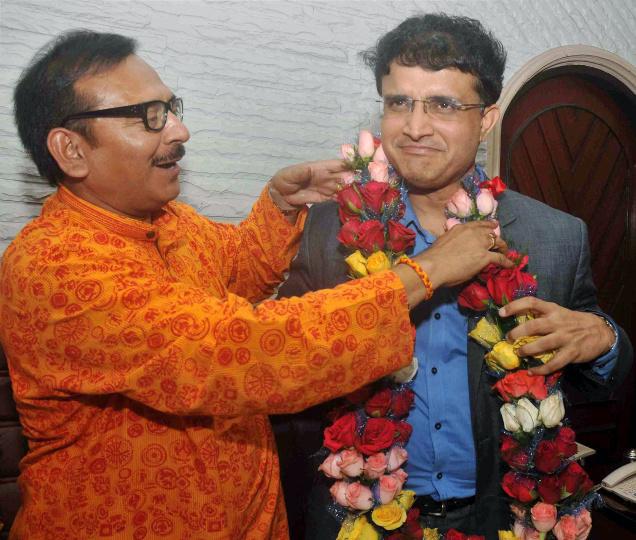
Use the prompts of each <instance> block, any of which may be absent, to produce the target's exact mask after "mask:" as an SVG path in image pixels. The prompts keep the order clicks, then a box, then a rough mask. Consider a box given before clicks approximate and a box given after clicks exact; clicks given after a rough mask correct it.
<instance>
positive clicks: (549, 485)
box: [537, 475, 561, 504]
mask: <svg viewBox="0 0 636 540" xmlns="http://www.w3.org/2000/svg"><path fill="white" fill-rule="evenodd" d="M537 491H538V493H539V497H541V500H542V501H543V502H545V503H548V504H556V503H558V502H559V501H560V500H561V481H560V480H559V478H558V476H556V475H549V476H544V477H543V478H541V480H540V481H539V486H538V487H537Z"/></svg>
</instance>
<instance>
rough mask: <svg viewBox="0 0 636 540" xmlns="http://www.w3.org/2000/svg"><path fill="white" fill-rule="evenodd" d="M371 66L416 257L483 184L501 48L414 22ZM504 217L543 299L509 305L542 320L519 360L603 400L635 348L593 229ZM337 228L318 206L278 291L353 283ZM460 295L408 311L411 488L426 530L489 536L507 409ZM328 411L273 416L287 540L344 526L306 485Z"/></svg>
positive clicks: (523, 203)
mask: <svg viewBox="0 0 636 540" xmlns="http://www.w3.org/2000/svg"><path fill="white" fill-rule="evenodd" d="M364 58H365V61H366V62H367V64H368V65H369V66H370V67H371V68H372V69H373V70H374V73H375V77H376V84H377V89H378V93H379V94H380V96H381V97H382V100H383V104H384V114H383V118H382V146H383V149H384V152H385V154H386V155H387V157H388V159H389V161H390V163H391V164H392V165H393V167H395V169H396V170H397V172H398V173H399V174H400V175H401V176H402V177H403V178H404V179H405V181H406V183H407V186H408V191H409V193H408V200H407V209H406V213H405V216H404V218H403V219H402V223H403V224H404V225H406V226H408V227H410V228H412V229H413V230H414V231H415V232H416V245H415V248H414V252H418V251H421V250H423V249H427V248H428V246H430V245H431V243H432V242H433V241H434V240H435V239H436V238H438V237H439V236H441V235H443V234H444V232H445V231H444V224H445V219H446V218H445V215H444V208H445V206H446V203H447V202H448V200H449V199H450V197H451V196H452V195H453V193H454V192H455V191H456V190H457V189H458V187H459V186H460V182H461V180H462V179H463V178H464V177H465V176H467V175H480V176H484V172H483V171H482V170H481V169H480V168H479V167H476V166H475V155H476V152H477V147H478V145H479V142H480V141H481V140H483V139H484V138H485V136H486V135H487V133H488V132H489V131H490V130H491V129H492V128H493V127H494V125H495V123H496V122H497V121H498V119H499V109H498V107H497V105H496V104H495V102H496V100H497V99H498V97H499V94H500V92H501V85H502V80H503V71H504V65H505V51H504V49H503V46H502V45H501V43H500V42H499V41H498V40H496V39H495V38H494V37H493V36H492V34H490V32H488V31H487V30H485V29H484V28H483V26H482V25H481V24H480V23H479V22H478V21H475V20H472V19H468V18H464V17H449V16H446V15H443V14H435V15H425V16H421V17H413V18H410V19H407V20H406V21H404V22H403V23H401V24H400V25H399V26H398V27H397V28H395V29H394V30H392V31H391V32H389V33H388V34H386V35H385V36H383V37H382V38H381V39H380V40H379V42H378V44H377V46H376V47H375V48H374V49H371V50H370V51H367V52H366V53H365V54H364ZM498 211H499V213H498V219H499V222H500V227H501V234H502V236H503V238H504V239H505V240H506V241H507V242H508V244H509V245H510V246H512V247H515V248H517V249H519V250H520V251H523V252H525V253H527V254H528V255H529V258H530V264H529V271H530V272H531V273H533V274H536V277H537V280H538V283H539V291H538V298H523V299H519V300H515V301H513V302H511V303H510V304H508V306H507V307H506V308H505V309H506V310H507V313H506V315H514V314H519V313H523V312H528V311H532V312H533V313H534V314H535V315H536V316H537V318H536V319H535V320H533V321H529V322H526V323H524V324H522V325H520V326H519V327H517V328H516V329H514V330H513V331H512V332H511V336H510V337H511V338H517V337H520V336H522V335H539V336H541V337H540V339H538V340H536V341H535V342H534V343H532V344H529V345H526V346H525V347H524V348H523V349H522V350H521V354H528V355H531V354H537V353H540V352H547V351H550V350H557V353H556V355H555V357H554V359H553V360H552V361H551V362H550V363H549V364H548V365H545V366H542V367H541V368H536V370H535V371H536V373H537V374H547V373H550V372H552V371H555V370H557V369H561V368H563V367H565V366H567V365H568V364H576V365H572V366H567V368H566V370H565V371H566V376H568V377H570V378H572V379H575V380H576V381H577V382H578V384H579V385H584V386H585V388H586V392H587V393H588V395H590V396H592V395H606V394H608V393H609V392H611V390H612V389H614V388H616V387H617V386H618V385H619V384H620V382H621V381H622V380H623V378H624V377H625V375H626V374H627V372H628V371H629V369H630V366H631V361H632V349H631V345H630V343H629V340H628V338H627V336H626V335H625V333H624V332H623V330H622V329H620V328H619V327H617V326H616V325H615V324H614V322H613V321H611V320H610V319H609V318H608V317H607V315H605V314H603V313H602V312H601V310H600V308H599V307H598V305H597V301H596V291H595V287H594V284H593V282H592V277H591V270H590V254H589V246H588V239H587V232H586V228H585V225H584V224H583V222H582V221H581V220H579V219H577V218H574V217H572V216H570V215H568V214H565V213H563V212H560V211H557V210H554V209H552V208H550V207H548V206H546V205H544V204H542V203H539V202H537V201H535V200H533V199H530V198H528V197H525V196H523V195H520V194H518V193H515V192H512V191H507V192H505V193H504V194H503V195H502V196H501V197H500V199H499V209H498ZM340 226H341V224H340V221H339V218H338V209H337V205H336V204H335V203H331V202H330V203H323V204H320V205H316V206H314V207H313V208H312V209H311V211H310V213H309V217H308V220H307V223H306V226H305V232H304V237H303V241H302V245H301V248H300V251H299V253H298V256H297V259H296V260H295V261H294V263H293V264H292V268H291V272H290V275H289V279H288V280H287V282H286V283H285V284H284V285H283V286H282V287H281V289H280V291H279V294H280V295H281V296H296V295H302V294H303V293H305V292H307V291H309V290H316V289H322V288H330V287H333V286H335V285H337V284H338V283H342V282H344V281H346V280H347V279H348V278H347V267H346V265H345V263H344V257H345V256H346V255H347V253H346V251H345V250H344V248H343V247H342V246H341V245H340V244H339V242H338V240H337V239H336V235H337V233H338V231H339V229H340ZM459 290H460V289H459V288H446V289H438V290H437V291H435V294H434V296H433V299H432V300H431V301H429V302H426V303H425V304H422V305H421V306H420V307H419V308H418V309H416V310H414V311H413V312H412V313H411V319H412V321H413V323H414V324H415V326H416V329H417V334H416V345H415V351H416V356H417V358H418V360H419V364H420V365H419V371H418V374H417V376H416V378H415V381H414V386H413V389H414V391H415V393H416V399H415V407H414V409H413V410H412V411H411V413H410V415H409V418H408V421H409V422H410V423H411V424H412V425H413V428H414V431H413V435H412V437H411V440H410V441H409V444H408V446H407V450H408V452H409V461H408V465H407V472H408V474H409V480H408V484H407V487H409V488H410V489H414V490H415V491H416V493H417V495H418V502H417V503H416V504H417V505H418V506H419V508H420V510H421V513H422V516H423V518H424V519H425V522H426V524H427V525H428V526H431V527H438V528H439V529H440V531H445V530H447V529H448V528H451V527H454V528H457V529H459V530H463V531H465V532H467V533H473V534H475V533H479V534H484V535H486V538H488V539H490V538H496V537H497V530H498V529H507V528H508V527H509V517H508V516H509V511H508V509H507V507H506V505H505V499H504V497H503V492H502V491H501V488H500V486H499V481H500V478H501V473H500V459H499V446H498V443H499V433H500V429H501V419H500V414H499V407H500V403H499V402H498V400H497V398H496V397H495V396H494V395H493V393H492V392H491V390H490V385H489V381H488V377H487V375H486V374H485V372H484V362H483V355H484V350H483V349H481V347H480V346H479V345H477V344H475V343H473V342H469V341H468V340H467V335H466V334H467V331H468V330H469V329H470V327H471V325H473V324H474V323H475V322H476V321H475V320H474V319H473V318H472V317H471V316H470V314H466V313H464V312H462V311H460V309H459V308H458V305H457V294H458V291H459ZM329 407H330V405H329V404H327V405H322V406H320V407H319V408H314V409H311V410H309V411H306V412H304V413H301V414H299V415H296V416H295V417H292V418H289V417H287V418H282V419H278V420H276V419H275V424H276V426H277V433H278V444H279V452H280V454H281V470H282V480H283V485H284V488H285V491H286V500H287V504H288V511H289V516H290V525H291V529H292V538H311V539H313V538H320V539H335V537H336V535H337V532H338V529H339V523H338V522H337V521H336V520H335V519H334V518H333V517H331V516H330V515H329V513H328V512H327V510H326V507H327V504H328V502H329V494H328V492H327V484H326V483H325V482H324V481H323V480H321V479H320V478H317V477H314V479H313V480H310V479H309V477H312V476H314V475H313V474H312V473H313V472H314V471H315V468H316V466H317V464H316V463H313V462H312V460H311V457H310V456H311V454H312V453H314V452H316V451H317V450H318V449H319V448H320V445H321V435H322V428H323V427H324V422H325V420H326V416H325V415H326V411H327V410H328V409H329ZM312 469H313V470H312ZM303 470H305V471H306V473H305V474H303V473H302V471H303ZM308 493H310V495H309V497H308V499H309V502H308V503H305V501H304V499H305V498H307V494H308Z"/></svg>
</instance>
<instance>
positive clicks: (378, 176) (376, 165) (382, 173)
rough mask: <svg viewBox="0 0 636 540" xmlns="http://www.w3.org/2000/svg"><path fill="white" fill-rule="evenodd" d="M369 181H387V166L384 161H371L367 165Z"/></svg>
mask: <svg viewBox="0 0 636 540" xmlns="http://www.w3.org/2000/svg"><path fill="white" fill-rule="evenodd" d="M369 174H370V175H371V180H375V181H376V182H381V183H386V182H388V181H389V166H388V165H387V164H386V163H385V162H384V161H372V162H371V163H369Z"/></svg>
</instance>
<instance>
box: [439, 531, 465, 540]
mask: <svg viewBox="0 0 636 540" xmlns="http://www.w3.org/2000/svg"><path fill="white" fill-rule="evenodd" d="M444 538H445V540H466V535H465V534H464V533H461V532H459V531H458V530H456V529H448V531H447V532H446V536H445V537H444Z"/></svg>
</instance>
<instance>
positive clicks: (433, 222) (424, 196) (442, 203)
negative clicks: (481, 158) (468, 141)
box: [409, 166, 475, 236]
mask: <svg viewBox="0 0 636 540" xmlns="http://www.w3.org/2000/svg"><path fill="white" fill-rule="evenodd" d="M474 172H475V168H474V166H471V168H470V169H469V170H468V171H466V173H464V174H462V175H461V176H460V177H459V178H457V179H456V180H454V181H453V182H451V183H449V184H447V185H445V186H443V187H441V188H439V189H436V190H435V191H426V190H420V189H417V188H412V187H410V186H409V200H410V202H411V206H412V207H413V211H414V212H415V215H416V216H417V219H418V221H419V222H420V225H421V226H422V227H424V228H425V229H426V230H427V231H429V232H431V233H432V234H434V235H435V236H440V235H442V234H443V233H444V232H445V224H446V212H445V210H446V205H447V204H448V201H449V200H450V199H451V197H452V196H453V195H454V194H455V192H456V191H457V190H458V189H459V188H461V186H462V180H463V179H464V178H465V177H466V176H468V175H469V174H474Z"/></svg>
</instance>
